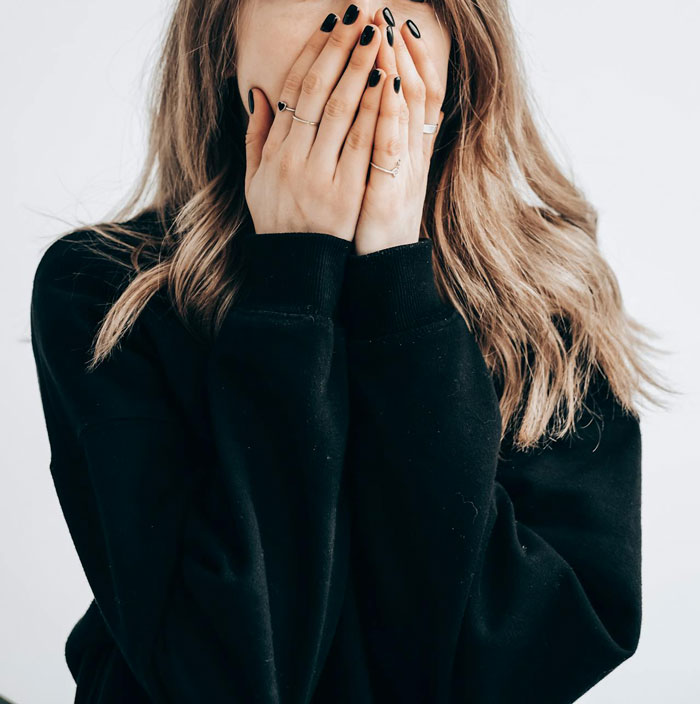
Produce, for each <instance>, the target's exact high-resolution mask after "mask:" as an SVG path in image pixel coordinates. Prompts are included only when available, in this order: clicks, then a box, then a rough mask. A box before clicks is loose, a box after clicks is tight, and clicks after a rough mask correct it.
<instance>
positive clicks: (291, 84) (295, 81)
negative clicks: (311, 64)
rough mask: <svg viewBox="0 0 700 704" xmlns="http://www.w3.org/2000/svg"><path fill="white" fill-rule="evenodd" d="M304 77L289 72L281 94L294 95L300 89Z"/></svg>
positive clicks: (295, 72)
mask: <svg viewBox="0 0 700 704" xmlns="http://www.w3.org/2000/svg"><path fill="white" fill-rule="evenodd" d="M303 80H304V77H303V76H302V75H301V74H300V73H298V72H297V71H290V72H289V73H288V74H287V78H286V79H285V81H284V86H283V92H284V93H291V94H296V93H297V92H298V91H299V90H300V89H301V84H302V81H303Z"/></svg>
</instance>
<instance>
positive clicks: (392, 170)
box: [369, 159, 401, 178]
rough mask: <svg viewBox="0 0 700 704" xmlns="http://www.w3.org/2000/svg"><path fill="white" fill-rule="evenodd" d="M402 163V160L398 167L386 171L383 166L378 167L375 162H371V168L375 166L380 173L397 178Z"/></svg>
mask: <svg viewBox="0 0 700 704" xmlns="http://www.w3.org/2000/svg"><path fill="white" fill-rule="evenodd" d="M400 163H401V159H398V160H397V161H396V166H394V168H393V169H384V168H382V167H381V166H377V165H376V164H375V163H374V162H373V161H370V162H369V164H370V166H374V168H375V169H379V170H380V171H383V172H384V173H385V174H391V175H392V176H393V177H394V178H396V175H397V174H398V173H399V164H400Z"/></svg>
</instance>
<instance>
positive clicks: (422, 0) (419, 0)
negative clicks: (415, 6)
mask: <svg viewBox="0 0 700 704" xmlns="http://www.w3.org/2000/svg"><path fill="white" fill-rule="evenodd" d="M413 2H425V0H413Z"/></svg>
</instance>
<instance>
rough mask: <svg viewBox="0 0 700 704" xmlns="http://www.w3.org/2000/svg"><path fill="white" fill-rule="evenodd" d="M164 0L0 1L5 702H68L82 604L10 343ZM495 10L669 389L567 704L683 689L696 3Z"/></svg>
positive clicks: (125, 180) (132, 166)
mask: <svg viewBox="0 0 700 704" xmlns="http://www.w3.org/2000/svg"><path fill="white" fill-rule="evenodd" d="M172 4H173V3H172V2H165V0H138V1H137V0H123V1H122V2H120V3H107V2H88V1H87V0H70V1H69V0H63V1H62V2H60V3H56V2H49V1H48V0H43V1H39V2H32V3H4V4H3V5H4V6H3V22H2V42H0V55H1V56H2V63H1V71H2V87H3V88H2V90H3V99H2V107H1V108H0V111H1V112H0V120H1V123H0V135H1V137H0V139H1V142H0V144H1V149H2V151H0V165H1V167H0V168H1V170H0V179H1V180H0V199H2V200H1V201H0V202H1V204H2V206H3V207H2V212H3V214H4V221H5V224H4V226H3V228H2V245H3V252H4V256H3V257H2V258H1V261H0V267H1V272H2V281H3V284H4V285H3V292H4V295H3V296H2V297H1V298H0V307H1V308H0V309H1V310H2V320H3V321H5V329H6V332H5V333H3V337H2V365H1V366H0V370H1V371H0V373H1V374H2V380H1V382H2V389H3V394H2V398H3V405H2V417H1V418H0V427H1V428H2V445H1V447H2V467H3V471H2V475H1V479H0V482H1V484H0V694H2V695H4V696H5V697H8V698H10V699H13V700H15V701H16V702H17V704H54V703H56V702H69V701H72V700H73V694H74V685H73V681H72V679H71V677H70V674H69V672H68V669H67V667H66V665H65V662H64V659H63V646H64V643H65V639H66V637H67V634H68V632H69V631H70V629H71V628H72V626H73V624H74V623H75V622H76V620H77V619H78V618H79V617H80V616H81V615H82V613H83V612H84V610H85V608H86V607H87V605H88V603H89V602H90V599H91V594H90V590H89V588H88V585H87V582H86V580H85V578H84V575H83V572H82V569H81V566H80V563H79V561H78V558H77V556H76V554H75V550H74V548H73V545H72V542H71V540H70V536H69V534H68V530H67V528H66V526H65V523H64V520H63V517H62V514H61V511H60V507H59V504H58V501H57V499H56V496H55V493H54V489H53V486H52V483H51V478H50V474H49V469H48V461H49V448H48V441H47V438H46V434H45V427H44V419H43V415H42V410H41V405H40V399H39V392H38V388H37V383H36V376H35V369H34V361H33V358H32V354H31V348H30V345H29V342H28V335H29V296H30V291H31V281H32V276H33V273H34V269H35V267H36V264H37V262H38V259H39V256H40V254H41V252H43V250H44V248H45V246H46V244H47V243H48V242H49V241H50V240H51V239H52V238H53V237H54V236H55V234H57V233H58V232H60V231H63V230H65V229H67V227H69V226H72V225H73V224H75V223H77V220H78V219H80V220H84V221H94V220H98V219H100V218H101V217H102V216H103V215H104V214H105V213H106V212H107V211H109V210H111V209H112V208H113V206H114V205H115V203H116V202H117V201H118V200H120V199H121V198H122V196H123V195H124V193H125V191H126V190H127V189H128V188H129V187H130V186H131V184H132V182H133V179H134V178H135V176H136V173H137V169H138V167H139V165H140V160H141V158H142V155H143V146H144V137H145V134H144V127H145V123H144V114H145V112H144V106H145V103H144V94H145V88H146V82H145V79H146V77H147V76H148V68H149V66H150V65H151V63H152V60H153V58H154V56H155V52H156V49H157V42H158V41H159V38H160V36H161V33H162V28H163V24H164V22H165V19H166V17H167V15H168V13H169V12H170V10H171V6H172ZM389 5H390V3H389ZM512 8H513V14H514V17H515V20H516V24H517V27H518V30H519V33H520V40H521V45H522V48H523V52H524V55H525V59H526V65H527V67H528V69H529V72H530V81H531V84H532V86H533V89H534V92H535V95H536V98H537V102H538V104H539V106H540V109H541V112H542V116H543V121H544V123H545V125H546V127H547V129H548V133H549V139H550V142H551V143H552V145H553V147H554V148H555V150H557V152H558V153H559V155H560V157H561V158H562V159H563V160H564V163H565V165H567V167H570V169H571V170H572V173H573V175H574V176H575V178H576V181H577V182H578V183H579V185H581V186H582V187H583V188H584V190H585V191H586V193H587V195H588V196H589V198H590V199H591V200H592V201H593V202H594V204H595V205H596V206H597V208H598V209H599V211H600V215H601V222H600V242H601V247H602V249H603V250H604V252H605V253H606V255H607V256H608V258H609V260H610V261H611V263H612V264H613V266H614V268H615V270H616V272H617V275H618V278H619V280H620V284H621V287H622V291H623V296H624V299H625V303H626V306H627V308H628V309H629V310H630V312H631V313H633V314H634V315H635V316H636V317H637V318H638V319H640V320H642V321H643V322H644V323H645V324H647V325H649V326H650V327H651V328H653V329H654V330H655V331H657V332H658V333H659V334H660V335H661V339H660V340H659V341H658V343H657V344H659V345H660V346H661V347H663V348H664V349H667V350H670V352H671V354H670V355H668V356H665V357H660V358H659V359H658V360H657V363H658V365H659V368H660V369H661V371H662V372H663V373H664V374H665V375H666V378H667V379H668V380H669V381H670V382H671V383H673V384H674V385H675V386H676V387H678V388H681V389H682V390H683V391H684V392H685V393H684V396H683V397H681V398H680V399H677V400H675V401H673V403H674V407H673V410H672V411H671V412H670V413H663V412H658V411H653V410H650V411H647V412H646V413H645V416H644V419H643V466H644V503H643V520H644V574H643V580H644V624H643V631H642V640H641V643H640V646H639V650H638V652H637V654H636V655H635V656H634V657H633V658H632V659H631V660H629V661H628V662H626V663H624V664H623V665H622V666H620V667H619V668H618V669H617V670H616V671H614V672H613V673H612V674H611V675H609V676H608V677H607V678H606V679H605V680H603V681H602V682H601V683H600V684H599V685H598V686H596V687H595V688H594V689H593V690H592V691H591V692H590V693H589V694H587V695H585V696H584V697H583V698H582V699H581V701H586V702H589V703H590V704H595V703H600V704H602V703H603V702H610V703H612V702H618V701H622V700H630V701H635V702H657V701H659V700H660V699H662V698H663V699H665V700H667V701H673V702H678V703H681V702H695V701H698V700H699V697H700V684H699V683H698V679H697V676H693V673H696V672H697V662H698V656H699V655H700V649H699V648H698V645H697V633H698V628H699V627H700V618H699V611H700V608H699V607H698V600H697V594H698V593H700V568H699V566H698V555H699V554H700V544H699V543H700V541H699V540H698V527H697V521H696V520H695V512H696V509H697V506H698V499H697V497H698V490H699V489H700V486H699V484H700V479H699V478H698V470H700V461H698V458H697V451H696V448H695V446H694V445H693V442H694V440H695V438H696V435H695V433H696V432H697V428H698V427H700V399H699V391H700V383H699V382H700V375H699V373H698V367H697V350H698V347H699V343H700V340H699V339H698V338H699V335H698V314H697V304H698V301H699V300H700V296H699V293H700V286H699V285H698V254H699V253H700V252H699V248H698V236H699V235H700V232H699V229H700V228H699V226H698V222H699V220H700V218H699V217H698V215H699V213H698V202H699V200H698V190H699V186H700V183H699V180H698V177H697V165H698V156H700V154H699V152H700V149H699V144H698V134H697V129H698V125H700V119H699V118H700V110H699V107H700V105H699V104H700V99H699V96H698V91H699V87H700V82H699V81H698V78H697V69H698V67H700V60H699V59H700V56H699V55H698V50H697V48H695V47H697V41H696V39H697V37H696V35H697V30H698V27H700V3H698V2H697V1H696V0H668V1H667V2H665V3H663V4H659V3H656V2H652V1H651V0H636V1H633V0H618V1H617V2H615V3H611V2H604V1H603V0H589V1H588V2H574V1H573V0H568V1H567V2H561V0H539V2H531V1H530V0H513V2H512Z"/></svg>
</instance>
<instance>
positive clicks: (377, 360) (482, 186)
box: [31, 0, 665, 704]
mask: <svg viewBox="0 0 700 704" xmlns="http://www.w3.org/2000/svg"><path fill="white" fill-rule="evenodd" d="M447 28H449V31H448V29H447ZM158 77H159V82H158V84H157V86H156V90H155V91H154V95H155V96H156V99H155V101H154V105H153V119H152V129H151V141H150V151H149V154H148V158H147V162H146V165H145V168H144V174H143V178H142V179H141V181H140V183H139V184H138V186H137V189H136V192H135V193H134V195H133V197H132V198H131V199H130V201H129V203H127V205H126V206H125V207H124V209H123V210H122V211H121V213H120V214H119V215H118V216H117V217H115V218H114V219H113V221H112V222H107V223H102V224H100V225H93V226H89V227H85V228H82V229H78V230H74V231H72V232H70V233H68V234H66V235H63V236H62V237H60V238H59V239H58V240H57V241H56V242H54V243H53V244H52V245H51V247H50V248H49V249H48V250H47V252H46V253H45V254H44V256H43V257H42V260H41V262H40V263H39V266H38V268H37V271H36V274H35V279H34V288H33V296H32V319H31V322H32V332H33V335H32V341H33V349H34V354H35V359H36V363H37V372H38V377H39V382H40V389H41V394H42V400H43V404H44V410H45V415H46V424H47V430H48V435H49V439H50V442H51V472H52V476H53V479H54V483H55V486H56V490H57V493H58V497H59V500H60V502H61V506H62V509H63V511H64V515H65V518H66V521H67V524H68V526H69V529H70V531H71V535H72V537H73V540H74V542H75V545H76V549H77V552H78V554H79V556H80V559H81V562H82V565H83V567H84V570H85V574H86V576H87V579H88V581H89V583H90V586H91V588H92V591H93V594H94V600H93V602H92V603H91V604H90V606H89V608H88V609H87V612H86V613H85V615H84V616H83V617H82V618H81V620H80V621H79V622H78V623H77V624H76V626H75V627H74V628H73V630H72V631H71V633H70V635H69V637H68V640H67V643H66V653H65V655H66V660H67V663H68V666H69V668H70V671H71V673H72V675H73V677H74V678H75V680H76V683H77V693H76V701H80V702H141V701H143V702H147V701H155V702H178V703H180V702H183V703H184V702H205V701H206V702H232V701H235V702H373V701H376V702H453V701H454V702H457V701H460V702H464V701H470V702H489V703H493V702H503V703H510V702H513V703H515V702H518V703H523V702H538V704H544V703H548V702H552V703H561V704H563V703H565V702H571V701H574V700H575V699H577V698H578V697H580V696H581V695H582V694H583V693H584V692H585V691H587V690H588V689H590V688H591V687H592V686H593V685H594V684H595V683H597V682H598V681H599V680H600V679H601V678H603V677H604V676H605V675H606V674H607V673H609V672H610V671H611V670H613V669H614V668H615V667H617V666H618V665H619V664H620V663H622V662H623V661H624V660H626V659H627V658H629V657H630V656H631V655H632V654H633V653H634V652H635V649H636V648H637V644H638V641H639V635H640V628H641V606H642V600H641V522H640V508H641V495H640V489H641V436H640V425H639V415H638V412H637V411H636V410H635V409H634V407H633V404H632V395H633V393H634V392H635V391H638V390H639V389H640V381H641V379H642V378H643V379H645V380H646V381H648V382H651V383H654V384H656V385H657V387H659V388H665V387H662V386H661V385H660V384H658V382H655V381H654V379H653V377H652V375H651V374H650V373H649V371H648V369H647V368H646V366H645V364H644V362H643V360H642V358H641V356H640V353H639V348H640V346H641V345H642V342H641V341H640V340H639V338H638V336H637V333H639V332H641V331H643V330H644V328H643V326H641V325H640V324H639V323H637V322H635V321H633V320H632V319H631V318H630V317H629V316H628V315H627V314H626V313H625V311H624V307H623V305H622V301H621V296H620V292H619V288H618V285H617V282H616V279H615V276H614V274H613V273H612V271H611V270H610V268H609V266H608V265H607V263H606V262H605V261H604V259H603V257H602V255H601V253H600V251H599V250H598V247H597V244H596V214H595V211H594V210H593V208H592V207H591V206H590V205H589V204H588V203H587V201H586V200H585V198H584V196H583V195H582V194H581V192H580V191H579V190H577V189H576V188H575V187H574V185H572V184H571V183H570V182H569V181H568V180H567V179H566V178H565V177H564V175H563V174H562V173H561V171H560V170H559V168H558V167H557V166H556V165H555V163H554V161H553V160H552V158H551V157H550V155H549V154H548V152H547V150H546V148H545V146H544V144H543V142H542V140H541V138H540V136H539V135H538V132H537V130H536V128H535V124H534V122H533V119H532V117H531V113H530V110H529V107H528V104H527V100H526V92H525V89H524V83H523V79H522V77H521V73H520V68H519V65H518V62H517V57H516V53H515V40H514V37H513V33H512V29H511V24H510V19H509V16H508V9H507V6H506V3H505V0H481V1H480V2H479V3H476V2H464V1H463V0H462V1H459V0H445V2H435V3H432V4H431V3H414V2H408V1H406V0H400V1H399V2H398V3H396V4H392V6H391V7H390V8H389V7H383V6H381V7H380V6H375V5H374V4H372V3H370V2H367V0H361V1H359V2H357V3H355V4H350V5H349V6H340V5H339V6H337V7H331V6H330V5H326V4H324V5H323V6H318V5H316V4H308V3H301V2H299V3H297V2H291V3H290V2H286V1H285V2H278V0H270V1H269V2H266V3H258V2H252V1H251V2H236V0H209V1H208V2H204V1H203V0H181V2H179V3H178V4H177V7H176V9H175V13H174V16H173V19H172V22H171V24H170V28H169V32H168V34H167V37H166V40H165V45H164V51H163V55H162V61H161V63H160V70H159V73H158ZM246 106H247V110H246ZM151 176H153V180H151ZM519 176H524V177H525V179H524V182H525V183H526V184H527V186H529V189H530V190H529V191H528V192H527V193H524V192H523V190H522V184H518V182H517V178H516V177H519ZM151 187H152V188H151ZM149 188H151V193H150V195H147V194H148V193H149ZM532 196H536V197H537V199H538V201H539V202H538V204H532V203H530V202H528V201H527V198H528V197H532ZM142 200H143V202H144V203H145V205H141V206H139V203H141V202H142ZM645 395H646V394H645ZM647 397H649V396H648V395H647Z"/></svg>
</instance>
